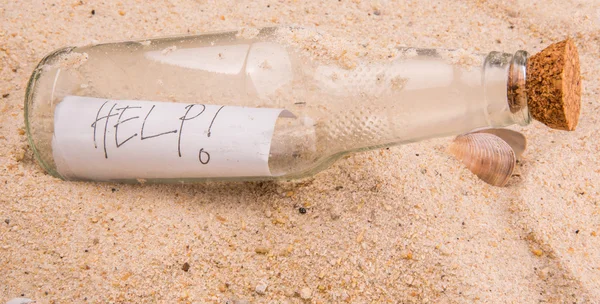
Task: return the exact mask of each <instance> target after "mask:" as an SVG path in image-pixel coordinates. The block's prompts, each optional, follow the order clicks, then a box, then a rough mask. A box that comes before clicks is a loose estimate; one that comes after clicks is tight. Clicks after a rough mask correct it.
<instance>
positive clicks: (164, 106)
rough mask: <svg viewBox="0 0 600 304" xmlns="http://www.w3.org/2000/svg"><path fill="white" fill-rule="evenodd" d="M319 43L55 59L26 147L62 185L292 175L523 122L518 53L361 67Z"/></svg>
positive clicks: (47, 63)
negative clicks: (355, 155)
mask: <svg viewBox="0 0 600 304" xmlns="http://www.w3.org/2000/svg"><path fill="white" fill-rule="evenodd" d="M323 37H324V36H323V35H322V34H320V33H318V32H316V31H314V30H312V29H305V28H294V27H278V28H264V29H256V30H253V29H245V30H240V31H230V32H221V33H211V34H204V35H197V36H183V37H169V38H159V39H151V40H140V41H128V42H118V43H106V44H97V45H91V46H85V47H67V48H62V49H59V50H56V51H55V52H53V53H51V54H49V55H47V56H46V57H45V58H44V59H43V60H42V61H41V62H40V63H39V65H38V66H37V68H36V69H35V70H34V71H33V74H32V76H31V79H30V81H29V84H28V87H27V92H26V97H25V122H26V129H27V135H28V138H29V143H30V146H31V148H32V150H33V151H34V154H35V156H36V158H37V159H38V161H39V163H40V164H41V165H42V166H43V167H44V168H45V169H46V170H47V172H49V173H50V174H52V175H53V176H56V177H59V178H62V179H65V180H95V181H117V182H135V181H142V182H144V181H148V182H192V181H200V180H269V179H294V178H302V177H306V176H309V175H311V174H314V173H316V172H318V171H320V170H323V169H325V168H326V167H327V166H329V165H330V164H331V163H332V162H334V161H335V160H336V159H338V158H340V157H341V156H343V155H345V154H348V153H352V152H357V151H363V150H369V149H376V148H381V147H387V146H392V145H398V144H406V143H411V142H415V141H419V140H424V139H427V138H433V137H441V136H450V135H458V134H462V133H465V132H468V131H471V130H474V129H478V128H484V127H504V126H509V125H513V124H520V125H526V124H528V123H529V122H530V116H529V112H528V109H527V100H526V99H527V98H526V96H524V94H522V93H520V91H519V90H518V88H519V87H521V88H522V87H524V83H525V76H526V62H527V56H528V55H527V53H526V52H525V51H518V52H516V53H515V54H506V53H499V52H491V53H489V54H472V53H468V52H465V51H460V50H434V49H418V48H398V49H397V52H395V54H394V55H393V56H391V58H385V57H384V58H380V59H367V58H368V57H361V54H360V52H354V53H352V56H349V55H348V52H347V51H345V50H344V51H341V52H334V51H333V49H327V47H326V46H324V43H325V42H323V43H322V40H325V38H323ZM332 47H334V45H332ZM353 51H354V50H351V52H353Z"/></svg>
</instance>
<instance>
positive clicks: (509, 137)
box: [473, 128, 527, 159]
mask: <svg viewBox="0 0 600 304" xmlns="http://www.w3.org/2000/svg"><path fill="white" fill-rule="evenodd" d="M473 133H488V134H494V135H496V136H498V137H500V138H502V139H503V140H504V141H505V142H506V143H507V144H508V145H509V146H510V147H511V148H512V149H513V151H515V156H516V157H517V159H521V156H522V155H523V152H525V149H526V148H527V139H526V138H525V135H523V134H521V133H519V132H517V131H513V130H509V129H501V128H488V129H482V130H478V131H475V132H473Z"/></svg>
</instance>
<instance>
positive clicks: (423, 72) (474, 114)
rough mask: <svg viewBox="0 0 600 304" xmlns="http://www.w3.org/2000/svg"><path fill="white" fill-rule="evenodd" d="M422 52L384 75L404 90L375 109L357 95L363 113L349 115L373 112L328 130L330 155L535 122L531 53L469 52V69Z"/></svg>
mask: <svg viewBox="0 0 600 304" xmlns="http://www.w3.org/2000/svg"><path fill="white" fill-rule="evenodd" d="M444 52H448V51H444ZM417 53H418V56H416V57H414V58H412V59H410V60H402V61H398V62H395V63H393V64H391V65H390V66H389V67H387V68H386V70H385V71H384V72H382V74H386V75H387V74H390V75H400V76H401V77H402V79H403V80H404V82H403V85H404V87H403V89H402V90H400V91H396V92H394V93H390V94H389V95H385V96H379V97H377V98H375V99H374V102H373V103H372V104H371V105H363V104H365V103H364V102H363V101H364V95H363V97H356V100H357V104H359V106H358V108H359V109H360V111H358V113H354V112H353V113H347V112H348V111H352V110H350V109H346V110H344V111H345V112H344V113H346V114H345V115H346V116H348V117H356V118H361V117H363V115H365V114H368V116H366V117H365V119H367V121H356V122H344V124H342V125H343V126H345V127H344V128H340V127H338V125H337V123H339V122H334V123H333V124H331V125H328V126H326V130H325V133H327V134H328V136H327V137H325V138H326V139H327V142H328V143H329V144H328V146H329V148H328V150H330V152H336V153H337V152H342V151H356V150H367V149H371V148H376V147H382V146H390V145H396V144H403V143H410V142H415V141H419V140H424V139H428V138H434V137H445V136H456V135H459V134H463V133H467V132H470V131H473V130H476V129H481V128H489V127H495V128H501V127H507V126H510V125H515V124H519V125H527V124H529V122H530V120H531V118H530V115H529V110H528V107H527V95H526V91H525V81H526V75H527V73H526V68H527V53H526V52H524V51H518V52H516V53H515V54H507V53H500V52H491V53H489V54H487V55H481V54H479V55H474V54H468V55H466V56H469V59H471V60H472V61H473V62H474V64H472V65H469V66H467V65H461V64H456V63H452V62H448V60H447V57H444V56H447V55H444V53H442V52H438V51H436V50H427V51H423V50H419V51H418V52H417ZM440 54H442V55H440ZM458 56H465V55H464V54H462V53H459V55H458ZM363 69H364V70H368V69H365V68H363ZM367 97H368V96H367ZM355 112H356V110H355ZM350 114H352V115H350ZM332 143H335V144H332ZM331 150H333V151H331Z"/></svg>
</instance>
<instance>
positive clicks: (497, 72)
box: [482, 51, 531, 127]
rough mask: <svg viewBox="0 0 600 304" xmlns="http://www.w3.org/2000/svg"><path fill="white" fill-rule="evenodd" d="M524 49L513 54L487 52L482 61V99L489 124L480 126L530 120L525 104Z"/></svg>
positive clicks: (525, 72) (524, 122) (493, 125)
mask: <svg viewBox="0 0 600 304" xmlns="http://www.w3.org/2000/svg"><path fill="white" fill-rule="evenodd" d="M527 57H528V55H527V52H525V51H517V52H516V53H515V54H514V55H511V54H507V53H500V52H491V53H489V54H488V55H487V56H486V58H485V61H484V65H483V70H482V71H483V75H482V85H483V89H484V98H483V100H482V101H483V102H485V108H484V113H483V114H484V115H485V116H487V119H488V121H489V124H488V125H487V126H483V127H506V126H509V125H513V124H519V125H522V126H525V125H527V124H529V123H530V122H531V116H530V115H529V109H528V107H527V92H526V90H525V82H526V77H527Z"/></svg>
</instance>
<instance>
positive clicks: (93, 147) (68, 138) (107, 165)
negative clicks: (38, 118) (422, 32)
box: [52, 96, 287, 180]
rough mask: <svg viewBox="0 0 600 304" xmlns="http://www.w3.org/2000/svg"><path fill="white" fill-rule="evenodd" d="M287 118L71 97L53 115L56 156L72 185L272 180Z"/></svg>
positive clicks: (256, 111)
mask: <svg viewBox="0 0 600 304" xmlns="http://www.w3.org/2000/svg"><path fill="white" fill-rule="evenodd" d="M282 112H284V113H285V112H287V111H283V110H282V109H263V108H246V107H234V106H218V105H203V104H186V103H171V102H151V101H140V100H111V99H100V98H92V97H81V96H68V97H65V98H64V100H63V101H62V102H61V103H60V104H59V105H58V106H57V107H56V109H55V112H54V137H53V140H52V148H53V156H54V160H55V162H56V166H57V170H58V173H59V174H60V175H62V176H63V177H65V178H67V179H87V180H120V179H152V178H161V179H162V178H202V177H249V176H271V172H270V170H269V165H268V161H269V150H270V148H271V138H272V136H273V131H274V127H275V122H276V120H277V118H278V117H279V115H280V114H282Z"/></svg>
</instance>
